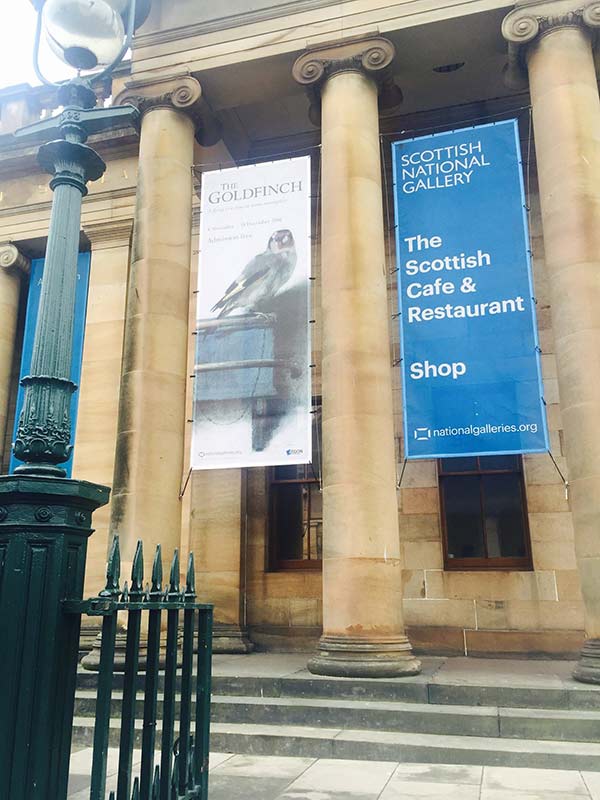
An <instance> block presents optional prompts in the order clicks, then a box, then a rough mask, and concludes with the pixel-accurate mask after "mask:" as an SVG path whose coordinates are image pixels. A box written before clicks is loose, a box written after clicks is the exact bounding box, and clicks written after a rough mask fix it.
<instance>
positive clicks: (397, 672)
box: [307, 636, 421, 678]
mask: <svg viewBox="0 0 600 800" xmlns="http://www.w3.org/2000/svg"><path fill="white" fill-rule="evenodd" d="M319 651H320V652H319V653H318V654H317V655H316V656H314V657H313V658H311V659H310V661H309V662H308V665H307V666H308V669H309V671H310V672H312V673H313V674H314V675H328V676H330V677H333V678H400V677H403V676H407V675H417V674H418V673H419V672H420V671H421V662H420V661H419V660H418V659H417V658H415V657H414V655H413V652H412V647H411V644H410V642H409V641H408V639H407V637H406V636H398V637H396V638H393V639H385V640H381V641H377V640H375V641H365V640H364V639H358V638H352V637H346V636H322V637H321V640H320V642H319Z"/></svg>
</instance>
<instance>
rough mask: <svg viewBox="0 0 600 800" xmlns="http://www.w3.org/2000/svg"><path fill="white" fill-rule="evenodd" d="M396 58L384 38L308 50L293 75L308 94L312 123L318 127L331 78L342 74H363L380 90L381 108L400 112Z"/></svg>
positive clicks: (362, 38) (391, 45)
mask: <svg viewBox="0 0 600 800" xmlns="http://www.w3.org/2000/svg"><path fill="white" fill-rule="evenodd" d="M395 55H396V48H395V47H394V45H393V44H392V42H390V41H389V39H385V38H384V37H383V36H367V37H364V36H360V37H354V38H352V39H344V40H342V41H338V42H332V43H330V44H324V45H319V46H318V47H314V48H312V47H311V48H309V49H308V50H305V52H304V53H303V54H302V55H301V56H299V57H298V58H297V59H296V61H295V62H294V66H293V69H292V74H293V76H294V79H295V80H296V81H297V82H298V83H299V84H301V85H302V86H304V87H306V90H307V92H308V94H309V97H310V99H311V111H310V117H311V120H312V121H313V122H315V124H318V117H319V103H320V95H321V90H322V88H323V86H324V85H325V83H326V82H327V81H328V80H329V78H331V77H333V76H334V75H338V74H339V73H340V72H361V73H362V74H363V75H366V76H368V77H369V78H372V79H373V80H374V81H375V82H376V83H377V85H378V87H379V105H380V108H381V109H382V110H386V111H389V110H391V109H394V108H397V107H398V106H399V105H400V104H401V102H402V92H401V90H400V87H399V86H397V85H396V83H395V82H394V76H393V72H392V62H393V60H394V56H395Z"/></svg>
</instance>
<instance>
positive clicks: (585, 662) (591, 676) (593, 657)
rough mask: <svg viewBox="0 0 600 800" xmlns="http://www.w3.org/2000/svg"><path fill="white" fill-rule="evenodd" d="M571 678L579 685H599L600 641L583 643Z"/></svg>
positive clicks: (592, 640) (590, 640) (589, 640)
mask: <svg viewBox="0 0 600 800" xmlns="http://www.w3.org/2000/svg"><path fill="white" fill-rule="evenodd" d="M573 677H574V678H575V680H576V681H580V683H598V684H600V639H588V640H587V641H586V642H585V644H584V645H583V647H582V648H581V656H580V658H579V662H578V663H577V666H576V667H575V669H574V670H573Z"/></svg>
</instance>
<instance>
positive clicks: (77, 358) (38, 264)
mask: <svg viewBox="0 0 600 800" xmlns="http://www.w3.org/2000/svg"><path fill="white" fill-rule="evenodd" d="M44 260H45V259H43V258H36V259H34V260H33V261H32V262H31V273H30V276H29V293H28V295H27V312H26V315H25V329H24V332H23V350H22V354H21V370H20V372H19V381H21V380H22V379H23V378H24V377H25V376H26V375H29V370H30V368H31V358H32V356H33V339H34V336H35V326H36V322H37V318H38V310H39V305H40V297H41V295H42V275H43V273H44ZM89 280H90V253H79V256H78V258H77V286H76V288H75V319H74V320H73V351H72V355H71V380H72V381H73V383H76V384H77V386H79V381H80V378H81V362H82V360H83V339H84V334H85V316H86V311H87V298H88V284H89ZM24 399H25V389H24V388H23V387H22V386H21V385H19V391H18V393H17V404H16V409H15V424H14V429H13V441H14V440H15V438H16V435H17V427H18V425H19V417H20V416H21V411H22V409H23V400H24ZM78 404H79V391H77V392H74V393H73V394H72V395H71V432H72V433H71V443H73V441H74V439H75V430H76V426H77V406H78ZM22 463H23V462H22V461H18V460H17V459H16V458H15V457H14V455H13V453H12V452H11V454H10V466H9V472H11V473H12V472H14V470H15V467H18V466H19V465H20V464H22ZM60 466H61V467H63V469H65V470H66V471H67V478H70V477H71V473H72V471H73V453H71V457H70V458H69V460H68V461H67V462H65V463H64V464H61V465H60Z"/></svg>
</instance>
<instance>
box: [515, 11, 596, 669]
mask: <svg viewBox="0 0 600 800" xmlns="http://www.w3.org/2000/svg"><path fill="white" fill-rule="evenodd" d="M568 5H569V4H568V3H564V2H562V3H552V2H550V3H544V4H542V5H540V4H536V5H535V6H533V5H532V6H531V7H527V6H524V7H520V8H518V9H516V10H515V11H513V12H511V14H509V15H508V17H506V19H505V20H504V24H503V32H504V36H505V37H506V38H507V39H508V41H509V43H510V53H511V67H512V72H513V77H514V73H515V71H516V70H518V69H519V68H520V67H523V68H524V67H525V66H526V68H527V71H528V73H529V85H530V92H531V102H532V106H533V122H534V133H535V147H536V154H537V165H538V180H539V186H540V203H541V209H542V225H543V232H544V250H545V254H546V268H547V270H548V274H549V277H550V281H551V284H552V319H553V326H554V334H555V338H556V355H557V361H558V380H559V392H560V404H561V412H562V418H563V423H564V434H565V445H566V457H567V465H568V469H569V487H570V491H569V495H570V502H571V509H572V513H573V523H574V529H575V550H576V554H577V563H578V568H579V575H580V579H581V587H582V591H583V599H584V605H585V625H586V637H587V641H586V643H585V645H584V647H583V650H582V656H581V660H580V662H579V664H578V666H577V667H576V669H575V672H574V676H575V677H576V678H577V679H578V680H581V681H585V682H589V683H600V435H599V434H600V432H599V424H600V100H599V97H598V86H597V82H596V74H595V69H594V60H593V54H592V42H591V37H592V32H591V31H590V30H589V28H591V27H597V26H598V25H600V4H592V5H588V6H587V7H584V8H583V9H582V8H581V6H577V5H575V4H573V7H572V9H571V10H569V8H568ZM524 45H526V47H524Z"/></svg>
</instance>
